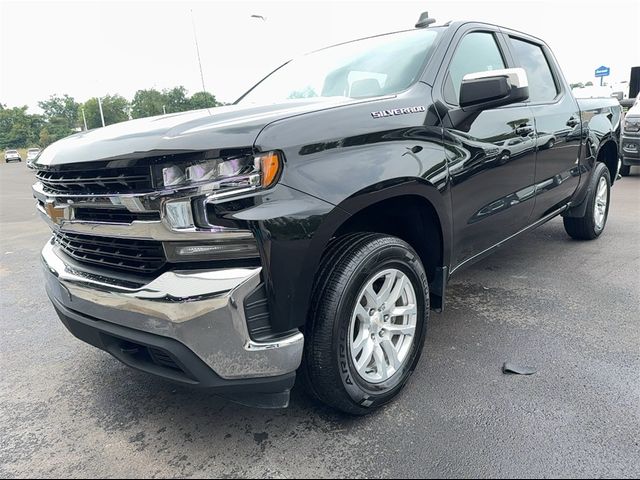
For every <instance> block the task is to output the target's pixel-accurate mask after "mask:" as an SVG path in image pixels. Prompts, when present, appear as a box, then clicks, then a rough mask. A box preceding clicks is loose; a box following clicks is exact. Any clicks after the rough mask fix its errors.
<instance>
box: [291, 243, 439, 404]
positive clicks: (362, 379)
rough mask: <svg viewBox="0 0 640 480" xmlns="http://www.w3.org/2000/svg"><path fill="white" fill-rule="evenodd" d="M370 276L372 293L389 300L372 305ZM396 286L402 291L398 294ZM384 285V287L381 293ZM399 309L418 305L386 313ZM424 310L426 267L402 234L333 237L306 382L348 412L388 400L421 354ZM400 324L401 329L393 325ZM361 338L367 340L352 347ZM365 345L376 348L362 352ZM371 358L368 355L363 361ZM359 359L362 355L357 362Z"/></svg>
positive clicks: (314, 312) (318, 287)
mask: <svg viewBox="0 0 640 480" xmlns="http://www.w3.org/2000/svg"><path fill="white" fill-rule="evenodd" d="M375 279H378V280H376V282H375V283H373V285H372V288H373V292H374V294H376V297H378V296H379V297H380V298H383V299H384V298H388V299H389V305H386V304H385V305H381V306H380V310H376V309H374V308H370V307H371V306H373V305H374V304H375V301H372V302H371V304H370V302H369V299H370V298H372V297H371V296H369V297H367V295H366V294H365V293H364V292H363V288H364V287H365V286H367V285H368V284H370V283H371V282H372V281H373V280H375ZM384 287H387V288H384ZM376 288H377V290H376ZM395 289H397V291H401V296H400V297H399V298H398V299H397V300H394V296H393V295H394V292H395V291H396V290H395ZM383 290H385V291H388V292H389V295H388V296H386V297H385V293H384V292H383ZM365 297H366V303H364V305H363V301H364V300H365ZM398 302H400V305H398ZM411 305H413V306H414V308H413V309H412V308H411ZM403 306H405V307H407V308H405V309H404V310H403V309H402V307H403ZM356 310H357V311H358V313H357V314H356V313H355V312H356ZM401 311H407V312H415V313H410V314H405V315H404V316H401V315H398V316H395V317H394V316H393V315H391V313H392V312H396V313H397V312H401ZM363 312H369V313H371V312H374V313H373V315H372V316H368V315H369V313H365V315H362V313H363ZM385 313H387V314H388V315H387V314H385ZM428 316H429V286H428V282H427V275H426V273H425V271H424V268H423V266H422V263H421V262H420V258H419V257H418V254H417V253H416V252H415V251H414V250H413V249H412V248H411V247H410V246H409V245H408V244H407V243H406V242H404V241H403V240H400V239H398V238H395V237H390V236H386V235H381V234H373V233H359V234H351V235H347V236H343V237H339V238H337V239H336V240H334V241H333V242H332V244H331V245H330V246H329V248H328V249H327V252H326V253H325V255H324V257H323V260H322V262H321V267H320V269H319V272H318V276H317V278H316V283H315V285H314V293H313V297H312V308H311V312H310V319H309V324H308V326H307V328H306V329H305V337H306V339H305V352H304V359H303V363H302V366H301V370H302V372H301V374H302V375H301V376H302V378H303V379H304V383H305V384H306V388H307V390H308V391H309V393H310V394H311V395H312V396H314V397H315V398H317V399H318V400H320V401H322V402H323V403H325V404H327V405H329V406H331V407H333V408H335V409H338V410H340V411H342V412H345V413H348V414H352V415H365V414H367V413H370V412H372V411H373V410H375V409H376V408H377V407H380V406H382V405H384V404H385V403H388V402H389V401H391V399H393V398H394V397H395V396H396V395H397V394H398V393H399V392H400V391H401V390H402V388H403V387H404V385H405V384H406V382H407V380H408V379H409V377H410V376H411V373H412V372H413V370H414V368H415V366H416V364H417V362H418V360H419V359H420V354H421V352H422V347H423V345H424V339H425V331H426V324H427V320H428ZM365 317H366V318H365ZM404 322H406V323H404ZM365 323H366V324H367V326H366V328H365V327H364V326H363V325H364V324H365ZM400 323H403V325H400ZM399 329H402V331H403V333H392V332H398V331H400V330H399ZM374 332H375V333H374ZM354 337H355V338H354ZM358 339H360V341H359V342H358V343H362V345H365V346H363V347H361V348H362V349H361V350H357V351H355V350H356V349H357V348H356V347H355V346H354V343H356V342H357V341H358ZM370 340H371V341H370ZM394 342H395V343H394ZM404 342H406V343H404ZM392 347H393V348H394V351H395V349H396V348H397V349H398V351H397V352H396V354H393V355H392V353H393V352H392V351H391V350H389V349H390V348H392ZM368 348H371V349H372V352H373V353H367V354H366V353H365V352H367V350H368ZM352 352H354V353H355V355H354V354H353V353H352ZM358 352H359V355H360V356H359V357H358ZM380 352H382V355H381V354H380ZM388 352H390V353H388ZM365 354H366V355H369V356H367V357H366V358H365ZM392 357H393V359H394V360H397V362H392ZM369 358H370V362H372V363H368V362H367V359H369ZM356 362H362V364H363V365H361V366H360V370H359V369H358V366H357V364H356ZM392 363H394V364H395V368H394V367H391V366H390V365H391V364H392ZM387 364H389V365H387ZM367 365H371V366H370V367H368V368H367ZM381 365H385V367H387V366H388V367H389V368H388V369H387V368H381V367H380V366H381ZM365 370H368V372H365ZM361 372H362V373H361ZM389 372H391V373H389ZM374 376H375V377H378V378H375V379H374V378H373V377H374Z"/></svg>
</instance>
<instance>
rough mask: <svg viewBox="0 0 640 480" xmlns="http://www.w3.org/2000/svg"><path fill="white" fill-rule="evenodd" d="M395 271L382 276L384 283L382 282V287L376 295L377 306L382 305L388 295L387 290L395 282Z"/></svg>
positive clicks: (389, 289)
mask: <svg viewBox="0 0 640 480" xmlns="http://www.w3.org/2000/svg"><path fill="white" fill-rule="evenodd" d="M396 278H397V275H396V272H391V273H388V274H387V275H386V276H385V277H384V283H383V284H382V288H380V292H379V293H378V295H377V298H378V306H380V305H382V304H383V303H385V302H386V301H387V297H388V296H389V292H390V291H391V288H392V287H393V284H394V283H395V282H396Z"/></svg>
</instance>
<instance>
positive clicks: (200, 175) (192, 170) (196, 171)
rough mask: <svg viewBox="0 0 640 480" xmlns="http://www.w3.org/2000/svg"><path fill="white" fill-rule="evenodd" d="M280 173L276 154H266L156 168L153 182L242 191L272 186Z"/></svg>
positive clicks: (165, 186) (279, 159) (174, 185)
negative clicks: (243, 189)
mask: <svg viewBox="0 0 640 480" xmlns="http://www.w3.org/2000/svg"><path fill="white" fill-rule="evenodd" d="M281 169H282V157H281V154H280V153H278V152H266V153H260V154H257V155H246V156H241V157H232V158H215V159H209V160H199V161H191V162H185V163H177V164H173V165H167V164H164V165H158V166H156V167H155V168H154V178H155V182H156V185H157V186H158V187H164V188H174V187H183V186H189V185H198V184H203V183H213V184H214V189H220V190H222V189H238V188H245V187H254V188H257V187H263V188H267V187H270V186H271V185H273V184H274V183H275V182H276V181H277V179H278V176H279V174H280V171H281Z"/></svg>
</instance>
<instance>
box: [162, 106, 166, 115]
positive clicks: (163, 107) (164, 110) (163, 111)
mask: <svg viewBox="0 0 640 480" xmlns="http://www.w3.org/2000/svg"><path fill="white" fill-rule="evenodd" d="M162 113H163V114H165V115H166V114H167V109H166V108H165V106H164V105H162Z"/></svg>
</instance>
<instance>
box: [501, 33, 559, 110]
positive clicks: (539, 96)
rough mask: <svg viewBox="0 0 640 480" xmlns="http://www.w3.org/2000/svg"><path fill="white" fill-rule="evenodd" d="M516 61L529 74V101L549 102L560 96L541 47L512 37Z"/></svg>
mask: <svg viewBox="0 0 640 480" xmlns="http://www.w3.org/2000/svg"><path fill="white" fill-rule="evenodd" d="M511 43H512V45H513V50H514V52H513V53H514V54H515V57H516V61H517V62H518V63H519V64H520V66H521V67H522V68H524V70H525V72H527V77H528V79H529V101H531V102H549V101H551V100H553V99H554V98H555V97H556V96H557V95H558V88H557V86H556V82H555V80H554V79H553V73H551V67H549V62H548V61H547V57H546V56H545V54H544V51H543V50H542V48H541V47H540V46H539V45H536V44H534V43H530V42H526V41H524V40H519V39H517V38H513V37H511Z"/></svg>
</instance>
